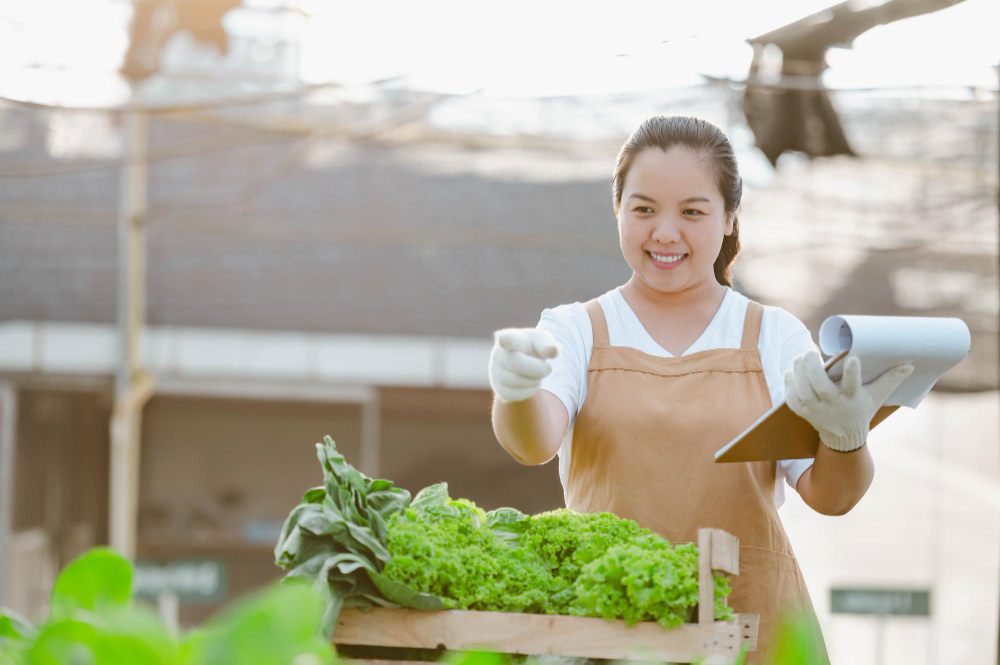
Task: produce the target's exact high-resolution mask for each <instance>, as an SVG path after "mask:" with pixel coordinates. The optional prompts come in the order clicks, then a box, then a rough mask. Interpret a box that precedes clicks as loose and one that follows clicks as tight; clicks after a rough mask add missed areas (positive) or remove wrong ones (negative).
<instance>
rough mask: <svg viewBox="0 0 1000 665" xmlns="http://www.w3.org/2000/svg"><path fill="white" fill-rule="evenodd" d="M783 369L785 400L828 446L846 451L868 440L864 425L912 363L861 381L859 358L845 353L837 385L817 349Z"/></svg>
mask: <svg viewBox="0 0 1000 665" xmlns="http://www.w3.org/2000/svg"><path fill="white" fill-rule="evenodd" d="M792 367H793V369H791V370H789V371H787V372H785V401H786V402H788V407H789V408H790V409H791V410H792V411H793V412H795V413H796V414H797V415H798V416H800V417H801V418H803V419H805V420H806V421H808V422H809V424H810V425H812V426H813V427H814V428H816V431H817V432H819V439H820V441H822V442H823V444H824V445H826V446H827V447H828V448H830V449H832V450H837V451H840V452H850V451H852V450H857V449H858V448H860V447H861V446H863V445H864V444H865V441H867V440H868V427H869V425H870V423H871V421H872V418H873V417H874V416H875V413H876V412H877V411H878V410H879V408H880V407H881V406H882V405H883V404H884V403H885V401H886V400H887V399H889V395H891V394H892V392H893V391H894V390H895V389H896V388H897V387H898V386H899V384H901V383H902V382H903V380H904V379H905V378H906V377H908V376H909V375H910V374H911V373H912V372H913V365H896V366H895V367H893V368H891V369H889V370H888V371H886V372H885V373H884V374H882V376H880V377H878V378H877V379H875V380H874V381H872V382H871V383H870V384H868V385H866V386H863V385H861V360H860V359H859V358H858V357H857V356H854V355H848V356H847V360H846V361H845V363H844V378H843V379H841V381H840V385H839V386H838V385H837V384H835V383H834V382H833V380H832V379H831V378H830V377H829V376H827V374H826V370H824V369H823V360H822V359H821V358H820V355H819V353H817V352H816V351H810V352H809V353H806V354H803V355H801V356H799V357H798V358H796V359H795V363H794V365H793V366H792Z"/></svg>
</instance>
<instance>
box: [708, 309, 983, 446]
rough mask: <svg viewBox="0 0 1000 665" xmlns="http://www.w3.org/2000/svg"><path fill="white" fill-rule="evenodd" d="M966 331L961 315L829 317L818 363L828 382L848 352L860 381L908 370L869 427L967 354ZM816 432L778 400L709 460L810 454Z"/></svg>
mask: <svg viewBox="0 0 1000 665" xmlns="http://www.w3.org/2000/svg"><path fill="white" fill-rule="evenodd" d="M971 339H972V336H971V335H970V334H969V328H968V326H966V325H965V322H963V321H962V320H961V319H949V318H922V317H916V316H831V317H830V318H828V319H827V320H826V321H824V322H823V325H822V326H821V327H820V331H819V342H820V348H821V349H822V350H823V353H825V354H826V355H827V356H829V358H828V359H827V360H826V362H825V363H824V366H825V367H826V371H827V374H828V375H829V377H830V378H831V379H833V380H834V381H839V380H840V379H841V378H842V377H843V365H844V360H845V359H846V358H847V357H848V355H849V354H853V355H857V356H858V358H859V359H860V360H861V380H862V383H871V382H872V381H874V380H875V379H877V378H878V377H880V376H881V375H882V374H884V373H885V372H886V370H888V369H890V368H892V367H895V366H896V365H902V364H912V365H913V373H912V374H910V376H908V377H906V380H905V381H903V383H901V384H900V385H899V387H898V388H896V390H895V392H893V393H892V394H891V395H889V399H888V400H887V401H886V402H885V404H884V405H882V407H881V408H880V409H879V410H878V411H877V412H876V413H875V415H874V416H873V417H872V420H871V423H870V426H871V427H875V426H876V425H878V424H879V423H880V422H882V421H883V420H885V419H886V418H888V417H889V416H890V415H892V413H893V412H895V411H896V410H897V409H898V408H899V407H900V406H908V407H910V408H914V407H916V406H917V404H919V403H920V402H921V401H922V400H923V399H924V396H926V395H927V393H928V392H929V391H930V389H931V387H932V386H933V385H934V384H935V383H936V382H937V380H938V379H940V378H941V375H942V374H944V373H945V372H947V371H948V370H949V369H951V368H952V367H954V366H955V365H957V364H958V363H960V362H961V361H962V359H963V358H965V356H967V355H968V354H969V347H970V345H971ZM819 445H820V441H819V434H818V433H817V432H816V430H815V429H814V428H813V426H812V425H810V424H809V423H808V422H807V421H806V420H804V419H802V418H800V417H799V416H798V415H796V414H795V413H794V412H793V411H792V410H791V409H790V408H788V404H787V403H786V402H784V401H782V402H780V403H778V404H776V405H775V406H774V407H772V408H771V409H770V410H769V411H768V412H767V413H765V414H764V415H762V416H761V417H760V418H758V419H757V422H755V423H754V424H753V425H751V426H750V427H748V428H747V429H746V430H745V431H744V432H743V433H742V434H740V435H739V436H738V437H736V438H735V439H733V440H732V441H730V442H729V443H728V444H726V445H725V446H723V447H722V448H720V449H719V450H718V451H716V453H715V461H716V462H718V463H724V462H758V461H763V460H783V459H808V458H812V457H815V456H816V448H817V447H818V446H819Z"/></svg>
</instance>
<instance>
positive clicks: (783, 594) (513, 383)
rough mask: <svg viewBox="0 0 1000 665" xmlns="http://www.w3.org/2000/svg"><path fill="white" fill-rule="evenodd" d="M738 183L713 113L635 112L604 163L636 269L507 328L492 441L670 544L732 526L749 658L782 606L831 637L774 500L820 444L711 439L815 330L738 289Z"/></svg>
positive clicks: (726, 435) (761, 406) (768, 398)
mask: <svg viewBox="0 0 1000 665" xmlns="http://www.w3.org/2000/svg"><path fill="white" fill-rule="evenodd" d="M742 188H743V184H742V179H741V178H740V176H739V172H738V168H737V164H736V158H735V156H734V154H733V149H732V146H731V145H730V143H729V139H728V138H727V137H726V136H725V134H724V133H723V132H722V131H721V130H720V129H719V128H718V127H716V126H715V125H713V124H711V123H709V122H706V121H704V120H701V119H698V118H692V117H685V116H667V117H665V116H656V117H652V118H649V119H648V120H646V121H645V122H643V123H642V125H641V126H640V127H639V128H638V129H637V130H636V131H635V132H634V133H633V134H632V136H630V137H629V139H628V140H627V141H626V143H625V145H624V146H623V147H622V150H621V152H620V154H619V156H618V160H617V163H616V166H615V169H614V176H613V179H612V197H613V198H612V203H613V207H614V212H615V216H616V218H617V222H618V231H619V241H620V245H621V250H622V255H623V257H624V259H625V261H626V263H627V264H628V265H629V267H630V268H631V269H632V276H631V278H630V279H629V280H628V282H627V283H626V284H624V285H622V286H619V287H616V288H614V289H612V290H611V291H609V292H607V293H605V294H603V295H601V296H598V297H597V298H594V299H592V300H590V301H589V302H587V303H571V304H566V305H561V306H559V307H555V308H553V309H546V310H545V311H543V312H542V316H541V320H540V321H539V324H538V326H537V327H536V328H534V329H518V328H509V329H505V330H501V331H497V334H496V340H495V344H494V348H493V352H492V354H491V357H490V384H491V386H492V387H493V389H494V392H495V393H496V396H497V399H496V400H495V401H494V409H493V428H494V433H495V434H496V436H497V440H498V441H499V442H500V444H501V446H503V447H504V448H505V449H506V450H507V451H508V452H509V453H510V454H511V455H512V456H513V457H514V458H515V459H517V460H519V461H520V462H522V463H525V464H539V463H542V462H545V461H547V460H549V459H551V458H552V457H553V456H555V455H557V454H558V456H559V471H560V480H561V481H562V485H563V489H564V496H565V499H566V505H567V507H568V508H570V509H572V510H575V511H578V512H584V513H596V512H611V513H614V514H615V515H618V516H619V517H624V518H628V519H633V520H635V521H636V522H638V523H639V525H640V526H644V527H646V528H649V529H651V530H652V531H654V532H656V533H658V534H660V535H661V536H663V537H665V538H666V539H667V540H669V541H671V542H674V543H682V542H693V541H694V540H695V539H696V534H697V532H698V529H699V528H700V527H711V528H721V529H724V530H726V531H728V532H729V533H732V534H734V535H736V536H737V538H738V539H739V542H740V550H741V551H740V575H739V576H738V577H736V578H734V580H733V593H732V595H731V596H730V599H729V602H730V605H731V606H732V607H733V609H734V611H738V612H747V613H759V614H760V617H761V621H760V633H759V636H758V650H757V651H756V653H755V654H754V656H753V662H754V663H766V662H769V658H770V651H771V649H772V644H771V641H770V640H771V631H772V630H773V629H774V627H775V625H776V620H777V617H778V616H779V615H780V613H781V611H783V610H785V609H787V608H796V609H799V610H801V611H803V612H805V614H806V615H807V617H809V624H810V626H811V627H812V630H813V631H814V633H815V635H816V637H817V640H818V641H819V643H820V644H822V636H821V633H820V630H819V625H818V622H817V621H816V619H815V614H814V612H813V609H812V603H811V601H810V599H809V593H808V591H807V589H806V586H805V583H804V581H803V576H802V573H801V571H800V570H799V566H798V563H797V562H796V559H795V555H794V553H793V552H792V548H791V544H790V542H789V540H788V537H787V535H786V534H785V530H784V528H783V526H782V524H781V520H780V518H779V517H778V513H777V508H778V506H780V505H781V503H782V502H783V500H784V492H783V489H782V485H783V484H784V483H785V482H786V481H787V484H788V485H790V486H791V487H793V488H795V487H796V484H797V482H798V479H799V477H800V476H801V475H802V474H803V473H804V472H805V471H806V470H807V469H809V468H811V465H812V463H813V460H782V461H778V462H777V463H774V462H750V463H740V464H726V465H717V464H715V463H714V452H715V451H716V450H718V449H719V448H720V447H722V446H724V445H725V444H726V443H728V442H729V441H731V440H732V439H733V438H735V437H736V436H737V435H739V434H740V433H741V432H742V431H744V430H745V429H746V428H747V427H749V426H750V425H751V424H752V423H754V422H755V421H756V420H757V419H758V418H759V417H760V416H761V415H762V414H763V413H765V412H766V411H767V410H768V409H770V408H771V406H772V405H773V404H775V403H778V402H779V401H780V400H783V399H784V398H785V392H784V390H785V385H784V384H783V382H782V377H783V374H784V373H785V372H787V371H790V370H791V369H792V366H793V364H794V361H795V359H796V358H798V357H799V356H802V355H803V354H805V353H806V352H808V351H811V350H814V349H815V348H816V347H815V344H813V341H812V338H811V336H810V334H809V331H808V329H806V327H805V326H804V325H803V324H802V322H801V321H799V320H798V319H797V318H795V317H794V316H793V315H791V314H790V313H788V312H786V311H784V310H782V309H781V308H778V307H765V306H763V305H761V304H759V303H757V302H754V301H752V300H750V299H749V298H747V297H746V296H744V295H742V294H740V293H738V292H736V291H734V290H733V288H732V272H731V270H732V264H733V262H734V261H735V260H736V258H737V256H738V255H739V252H740V243H739V209H740V201H741V197H742ZM831 454H839V453H831ZM850 455H854V456H856V457H857V456H860V457H865V458H866V459H868V458H870V456H868V453H867V450H863V451H861V452H855V453H846V456H850ZM819 457H822V456H821V455H818V456H817V458H819ZM860 457H859V458H860ZM845 463H847V461H846V457H845ZM852 464H853V463H847V466H851V468H852V470H848V471H843V472H842V473H843V474H851V473H854V472H853V466H852ZM826 465H827V468H828V469H832V468H833V467H832V466H831V465H830V462H829V461H828V462H827V463H826ZM857 466H858V468H861V467H862V466H864V465H861V464H859V465H857ZM843 468H846V467H843ZM824 473H828V472H827V471H824ZM829 473H832V471H829ZM841 479H842V480H846V479H847V477H846V475H842V478H841ZM803 498H804V499H806V502H807V503H808V504H809V505H812V506H816V505H825V504H820V503H815V502H810V500H809V498H808V497H803ZM823 653H824V658H825V649H824V650H823Z"/></svg>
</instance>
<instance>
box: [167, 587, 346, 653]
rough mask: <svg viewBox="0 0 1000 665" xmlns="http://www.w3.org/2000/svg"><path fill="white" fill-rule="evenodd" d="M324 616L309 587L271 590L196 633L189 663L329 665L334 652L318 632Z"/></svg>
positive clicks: (188, 650)
mask: <svg viewBox="0 0 1000 665" xmlns="http://www.w3.org/2000/svg"><path fill="white" fill-rule="evenodd" d="M322 613H323V604H322V602H321V601H320V599H319V598H317V596H316V594H315V593H314V591H313V590H312V589H311V588H310V587H309V586H308V585H305V584H284V585H281V586H276V587H271V588H268V589H266V590H265V591H263V592H260V593H258V594H256V595H254V596H253V597H251V598H249V599H247V600H244V601H243V602H241V603H240V604H238V605H236V606H235V607H233V608H232V609H230V610H229V611H227V612H226V613H225V614H223V615H221V616H220V617H218V618H214V619H212V620H211V621H210V622H209V623H208V624H207V625H206V627H205V629H204V630H202V631H199V632H196V633H192V635H191V636H189V638H188V640H187V642H186V644H185V658H184V665H216V664H218V663H241V664H242V663H257V664H259V665H290V664H291V663H293V662H295V663H298V662H302V663H316V664H317V665H319V664H320V663H330V662H331V661H332V660H333V649H332V647H331V646H330V643H329V641H328V640H325V639H323V638H321V637H320V636H319V635H318V633H317V630H316V629H317V626H318V625H319V621H320V617H321V615H322Z"/></svg>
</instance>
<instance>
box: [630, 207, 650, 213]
mask: <svg viewBox="0 0 1000 665" xmlns="http://www.w3.org/2000/svg"><path fill="white" fill-rule="evenodd" d="M645 210H648V211H649V212H653V209H652V208H650V207H649V206H636V207H635V208H632V211H633V212H640V213H641V212H643V211H645Z"/></svg>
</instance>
